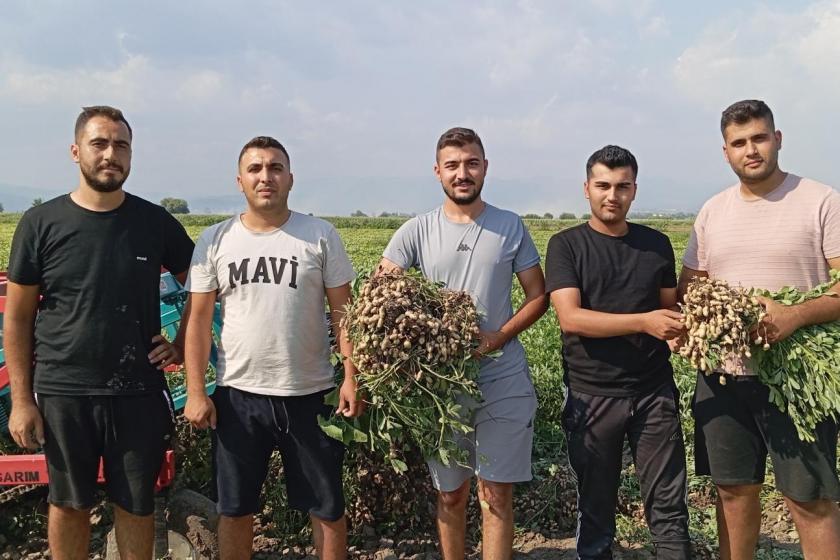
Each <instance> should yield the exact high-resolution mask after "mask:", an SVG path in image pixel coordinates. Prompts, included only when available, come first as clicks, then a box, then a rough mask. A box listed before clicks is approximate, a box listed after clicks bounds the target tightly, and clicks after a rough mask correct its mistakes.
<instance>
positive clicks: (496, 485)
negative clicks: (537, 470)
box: [478, 478, 513, 560]
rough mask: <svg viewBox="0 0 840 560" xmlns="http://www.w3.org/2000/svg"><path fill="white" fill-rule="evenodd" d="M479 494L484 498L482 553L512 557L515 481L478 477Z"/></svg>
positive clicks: (497, 559) (502, 559)
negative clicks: (508, 481) (488, 479)
mask: <svg viewBox="0 0 840 560" xmlns="http://www.w3.org/2000/svg"><path fill="white" fill-rule="evenodd" d="M478 498H479V500H481V501H482V502H484V503H483V504H482V506H481V520H482V523H481V534H482V536H481V557H482V558H483V559H484V560H509V559H510V558H511V556H512V555H513V484H510V483H504V482H489V481H487V480H482V479H480V478H479V479H478ZM487 506H490V507H487Z"/></svg>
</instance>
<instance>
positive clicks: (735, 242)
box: [683, 173, 840, 374]
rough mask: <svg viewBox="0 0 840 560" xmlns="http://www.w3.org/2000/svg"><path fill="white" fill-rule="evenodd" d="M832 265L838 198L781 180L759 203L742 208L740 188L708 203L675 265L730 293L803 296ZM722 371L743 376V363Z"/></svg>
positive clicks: (837, 250)
mask: <svg viewBox="0 0 840 560" xmlns="http://www.w3.org/2000/svg"><path fill="white" fill-rule="evenodd" d="M835 257H840V194H838V193H837V191H835V190H834V189H832V188H831V187H829V186H826V185H823V184H821V183H818V182H816V181H813V180H811V179H805V178H802V177H798V176H797V175H794V174H793V173H788V175H787V177H785V179H784V181H782V184H781V185H779V186H778V187H776V188H775V189H773V191H771V192H770V193H768V194H767V195H765V196H764V197H761V198H756V199H752V200H747V199H745V198H744V197H743V196H742V195H741V187H740V184H736V185H733V186H731V187H729V188H728V189H726V190H725V191H723V192H720V193H718V194H717V195H715V196H713V197H712V198H711V199H709V200H708V201H707V202H706V204H704V205H703V208H702V209H701V210H700V212H699V213H698V214H697V219H696V220H695V221H694V228H693V229H692V231H691V236H690V238H689V240H688V245H687V247H686V250H685V254H684V255H683V264H684V265H685V266H687V267H688V268H691V269H693V270H699V271H704V272H707V273H708V274H709V276H710V277H712V278H717V279H721V280H725V281H726V282H728V283H729V284H731V285H733V286H740V287H743V288H762V289H765V290H771V291H775V290H779V289H781V288H782V287H784V286H795V287H796V288H797V289H799V290H810V289H811V288H813V287H814V286H816V285H817V284H821V283H823V282H827V281H828V280H829V278H830V275H829V266H828V262H827V261H828V259H832V258H835ZM724 369H725V370H726V371H727V372H729V373H733V374H742V373H747V374H748V373H751V372H752V367H751V365H750V364H749V363H748V362H747V361H743V360H730V361H728V362H727V363H726V364H724Z"/></svg>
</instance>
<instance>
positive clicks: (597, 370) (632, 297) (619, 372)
mask: <svg viewBox="0 0 840 560" xmlns="http://www.w3.org/2000/svg"><path fill="white" fill-rule="evenodd" d="M628 225H629V230H628V232H627V234H626V235H624V236H622V237H612V236H609V235H604V234H602V233H599V232H597V231H595V230H594V229H592V228H591V227H590V226H589V224H582V225H579V226H576V227H573V228H570V229H567V230H565V231H561V232H560V233H557V234H555V235H553V236H552V237H551V239H550V240H549V242H548V249H547V251H546V256H545V283H546V293H549V294H550V293H551V292H553V291H554V290H559V289H561V288H578V289H579V290H580V301H581V307H583V308H584V309H592V310H593V311H601V312H604V313H645V312H648V311H653V310H655V309H659V308H660V300H659V290H660V289H661V288H673V287H675V286H676V285H677V278H676V272H675V269H674V250H673V248H672V247H671V242H670V240H669V239H668V237H667V236H666V235H664V234H662V233H660V232H658V231H656V230H654V229H651V228H649V227H645V226H642V225H638V224H628ZM670 355H671V353H670V351H669V349H668V345H667V343H665V342H663V341H661V340H658V339H657V338H655V337H653V336H650V335H648V334H631V335H626V336H614V337H609V338H589V337H586V336H578V335H573V334H566V333H563V369H564V371H565V376H564V378H565V381H566V384H567V385H568V386H570V387H571V388H572V389H574V390H575V391H580V392H582V393H587V394H591V395H602V396H632V395H640V394H644V393H646V392H648V391H651V390H653V389H655V388H656V387H658V386H659V385H661V384H663V383H665V382H666V381H667V380H668V378H670V377H671V376H672V375H673V371H672V369H671V364H670V361H669V358H670Z"/></svg>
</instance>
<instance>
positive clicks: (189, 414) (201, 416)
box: [182, 290, 216, 429]
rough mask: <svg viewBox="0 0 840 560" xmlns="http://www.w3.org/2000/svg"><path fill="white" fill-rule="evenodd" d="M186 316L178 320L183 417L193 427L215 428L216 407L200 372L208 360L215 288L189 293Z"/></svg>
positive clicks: (204, 368)
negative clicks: (183, 374) (183, 381)
mask: <svg viewBox="0 0 840 560" xmlns="http://www.w3.org/2000/svg"><path fill="white" fill-rule="evenodd" d="M187 306H189V307H190V313H189V316H185V317H184V319H182V330H184V331H185V335H184V344H185V348H184V367H185V369H186V372H187V373H186V381H187V403H186V405H185V406H184V417H186V419H187V420H188V421H189V422H190V424H192V425H193V426H195V427H196V428H200V429H201V428H207V427H210V428H213V429H215V428H216V407H215V406H214V405H213V401H212V400H210V398H209V397H208V396H207V392H206V390H205V387H204V374H205V372H206V371H207V363H208V361H209V360H210V346H211V344H212V338H211V336H212V335H211V334H210V333H211V330H210V329H211V327H212V325H213V313H214V311H215V306H216V290H213V291H210V292H203V293H197V292H191V293H190V296H189V299H188V300H187ZM184 323H186V326H184Z"/></svg>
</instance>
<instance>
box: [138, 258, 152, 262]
mask: <svg viewBox="0 0 840 560" xmlns="http://www.w3.org/2000/svg"><path fill="white" fill-rule="evenodd" d="M137 260H138V261H143V262H146V261H147V260H149V257H137Z"/></svg>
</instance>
